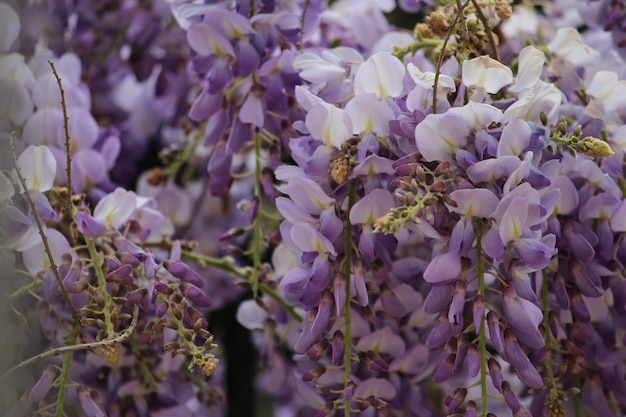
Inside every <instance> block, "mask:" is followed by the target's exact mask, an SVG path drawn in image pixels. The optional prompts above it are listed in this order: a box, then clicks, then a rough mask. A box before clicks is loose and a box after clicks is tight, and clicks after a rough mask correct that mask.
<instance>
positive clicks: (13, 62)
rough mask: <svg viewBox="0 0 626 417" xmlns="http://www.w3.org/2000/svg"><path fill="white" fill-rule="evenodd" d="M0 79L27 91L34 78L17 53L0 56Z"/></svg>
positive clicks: (31, 86)
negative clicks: (10, 81) (14, 82)
mask: <svg viewBox="0 0 626 417" xmlns="http://www.w3.org/2000/svg"><path fill="white" fill-rule="evenodd" d="M0 4H2V3H0ZM0 79H3V80H13V81H17V82H18V83H20V84H21V85H23V86H24V87H26V88H27V89H28V90H30V89H32V88H33V86H34V85H35V76H34V75H33V73H32V71H31V70H30V68H29V67H28V65H26V62H25V61H24V55H21V54H17V53H12V54H7V55H2V56H0Z"/></svg>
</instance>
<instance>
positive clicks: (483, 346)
mask: <svg viewBox="0 0 626 417" xmlns="http://www.w3.org/2000/svg"><path fill="white" fill-rule="evenodd" d="M482 238H483V220H482V219H478V220H477V221H476V250H477V251H478V294H480V295H481V296H482V297H483V299H484V298H485V260H484V259H483V247H482ZM485 327H486V326H485V312H484V311H483V317H482V320H481V321H480V329H479V331H478V351H479V352H480V392H481V397H482V411H481V415H482V417H486V416H487V409H488V404H487V403H488V401H487V399H488V393H487V373H488V371H487V332H486V329H485Z"/></svg>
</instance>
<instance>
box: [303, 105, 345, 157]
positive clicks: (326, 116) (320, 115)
mask: <svg viewBox="0 0 626 417" xmlns="http://www.w3.org/2000/svg"><path fill="white" fill-rule="evenodd" d="M305 123H306V127H307V128H308V129H309V132H311V136H313V138H315V139H318V140H321V141H322V142H324V143H325V144H326V145H327V146H334V147H336V148H340V147H341V145H342V144H343V143H344V142H345V141H346V140H348V139H350V138H351V137H352V122H351V121H350V116H348V114H347V113H346V112H345V110H344V109H340V108H338V107H335V106H333V105H332V104H328V103H326V102H322V103H318V104H316V105H315V106H313V108H311V110H310V111H309V113H307V115H306V119H305Z"/></svg>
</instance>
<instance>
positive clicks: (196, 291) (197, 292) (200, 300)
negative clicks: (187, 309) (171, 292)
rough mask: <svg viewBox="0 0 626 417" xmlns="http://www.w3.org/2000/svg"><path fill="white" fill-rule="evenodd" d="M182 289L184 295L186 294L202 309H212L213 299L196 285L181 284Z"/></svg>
mask: <svg viewBox="0 0 626 417" xmlns="http://www.w3.org/2000/svg"><path fill="white" fill-rule="evenodd" d="M181 288H182V290H183V294H185V296H186V297H187V298H189V300H190V301H191V302H192V303H194V304H195V305H196V306H198V307H201V308H208V307H211V305H212V304H213V301H212V300H211V297H209V296H208V295H207V294H206V293H205V292H204V291H202V290H201V289H200V288H198V287H196V286H195V285H192V284H189V283H187V282H183V283H182V284H181Z"/></svg>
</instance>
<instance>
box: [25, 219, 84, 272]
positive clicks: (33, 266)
mask: <svg viewBox="0 0 626 417" xmlns="http://www.w3.org/2000/svg"><path fill="white" fill-rule="evenodd" d="M45 233H46V238H47V240H48V244H49V246H50V252H51V253H52V259H54V263H55V264H56V265H59V264H60V263H61V257H62V256H63V254H65V253H68V252H70V251H71V249H72V248H71V247H70V244H69V243H68V242H67V239H66V238H65V236H63V234H62V233H61V232H59V231H58V230H55V229H47V230H46V231H45ZM22 260H23V261H24V266H25V267H26V270H28V272H30V273H31V274H38V273H40V272H42V271H47V270H49V269H50V266H51V265H50V258H48V254H47V253H46V251H45V249H44V246H43V242H42V241H41V238H40V239H39V242H38V243H37V244H36V245H34V246H32V247H30V248H28V249H26V250H24V251H23V252H22Z"/></svg>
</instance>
